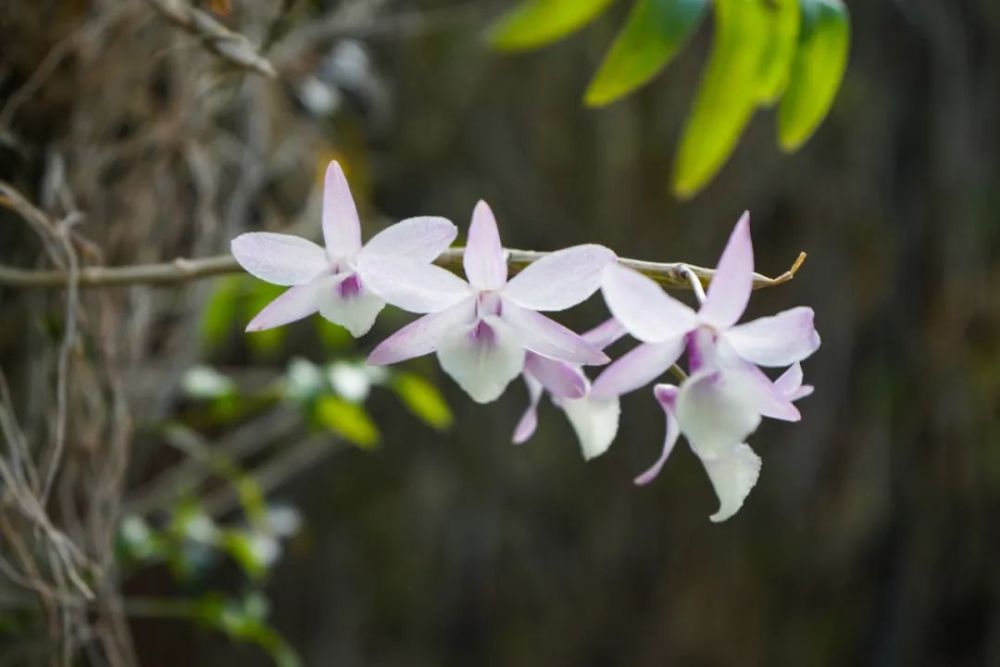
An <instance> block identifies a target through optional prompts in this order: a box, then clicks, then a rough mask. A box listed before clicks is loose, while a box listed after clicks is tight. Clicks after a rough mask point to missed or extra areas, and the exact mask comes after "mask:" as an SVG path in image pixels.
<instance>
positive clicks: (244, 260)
mask: <svg viewBox="0 0 1000 667" xmlns="http://www.w3.org/2000/svg"><path fill="white" fill-rule="evenodd" d="M229 247H230V249H231V250H232V253H233V257H235V258H236V261H237V262H239V264H240V266H242V267H243V268H244V269H246V271H247V273H249V274H250V275H252V276H254V277H256V278H260V279H261V280H264V281H267V282H269V283H273V284H275V285H301V284H303V283H307V282H309V281H310V280H312V279H313V278H316V277H317V276H319V274H321V273H323V272H325V271H327V270H328V269H329V263H328V262H327V259H326V254H325V253H324V252H323V249H322V248H320V247H319V246H318V245H316V244H315V243H313V242H312V241H307V240H306V239H303V238H300V237H298V236H292V235H290V234H272V233H270V232H250V233H249V234H240V235H239V236H237V237H236V238H235V239H233V241H232V243H231V244H230V246H229Z"/></svg>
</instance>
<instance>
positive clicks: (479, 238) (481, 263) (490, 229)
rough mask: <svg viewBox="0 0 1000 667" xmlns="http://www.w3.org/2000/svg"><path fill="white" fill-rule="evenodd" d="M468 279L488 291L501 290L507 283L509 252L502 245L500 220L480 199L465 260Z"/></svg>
mask: <svg viewBox="0 0 1000 667" xmlns="http://www.w3.org/2000/svg"><path fill="white" fill-rule="evenodd" d="M462 265H463V266H464V267H465V277H466V278H468V279H469V282H470V283H472V284H473V285H475V286H476V287H478V288H479V289H484V290H493V289H500V288H501V287H503V286H504V284H505V283H506V282H507V253H506V252H505V251H504V249H503V245H501V243H500V232H499V230H498V229H497V221H496V218H495V217H493V211H491V210H490V207H489V205H488V204H487V203H486V202H484V201H482V200H480V201H479V203H477V204H476V208H475V209H474V210H473V211H472V224H471V225H469V239H468V241H467V242H466V244H465V255H464V256H463V257H462Z"/></svg>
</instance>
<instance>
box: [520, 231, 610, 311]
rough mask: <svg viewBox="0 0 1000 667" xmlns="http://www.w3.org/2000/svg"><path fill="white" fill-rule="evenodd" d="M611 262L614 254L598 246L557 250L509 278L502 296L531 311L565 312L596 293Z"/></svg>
mask: <svg viewBox="0 0 1000 667" xmlns="http://www.w3.org/2000/svg"><path fill="white" fill-rule="evenodd" d="M613 261H615V253H613V252H611V250H609V249H607V248H605V247H604V246H601V245H596V244H586V245H578V246H573V247H572V248H566V249H564V250H558V251H556V252H554V253H552V254H550V255H546V256H545V257H542V258H541V259H539V260H538V261H535V262H532V263H531V264H529V265H528V266H527V268H525V269H524V270H523V271H521V272H520V273H519V274H517V275H516V276H514V277H513V278H511V279H510V282H508V283H507V286H506V287H504V289H503V295H504V297H506V298H508V299H510V300H511V301H513V302H515V303H516V304H518V305H519V306H523V307H524V308H529V309H531V310H543V311H552V310H566V309H567V308H569V307H571V306H575V305H576V304H578V303H580V302H582V301H586V300H587V299H589V298H590V296H591V295H592V294H593V293H594V292H596V291H597V289H598V288H599V287H600V286H601V272H602V270H603V269H604V267H605V266H607V265H608V264H610V263H611V262H613Z"/></svg>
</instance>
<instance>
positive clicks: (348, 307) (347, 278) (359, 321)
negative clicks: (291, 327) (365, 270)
mask: <svg viewBox="0 0 1000 667" xmlns="http://www.w3.org/2000/svg"><path fill="white" fill-rule="evenodd" d="M332 282H333V284H332V285H331V288H330V289H325V290H323V291H322V292H321V293H320V298H319V314H320V315H322V316H323V317H325V318H326V319H328V320H330V321H331V322H333V323H335V324H339V325H340V326H342V327H344V328H345V329H347V330H348V331H350V332H351V335H352V336H354V337H355V338H358V337H359V336H363V335H365V334H366V333H368V332H369V331H370V330H371V328H372V325H374V324H375V318H376V317H378V314H379V313H380V312H382V309H383V308H385V301H383V300H382V299H380V298H378V297H377V296H376V295H375V294H373V293H372V292H371V290H369V289H366V288H365V285H364V283H363V282H362V280H361V279H360V278H359V277H358V276H357V274H354V273H341V274H339V275H337V276H334V279H333V281H332Z"/></svg>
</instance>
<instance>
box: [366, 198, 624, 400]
mask: <svg viewBox="0 0 1000 667" xmlns="http://www.w3.org/2000/svg"><path fill="white" fill-rule="evenodd" d="M614 260H615V255H614V253H613V252H611V251H610V250H608V249H607V248H605V247H603V246H599V245H580V246H574V247H572V248H567V249H565V250H559V251H557V252H554V253H552V254H550V255H547V256H546V257H544V258H543V259H540V260H538V261H537V262H534V263H532V264H531V265H529V266H528V267H527V268H525V269H524V270H523V271H521V273H519V274H518V275H516V276H514V277H513V278H512V279H510V280H509V281H508V280H507V255H506V252H505V251H504V249H503V246H502V245H501V243H500V234H499V231H498V230H497V224H496V220H495V218H494V217H493V212H492V211H491V210H490V208H489V206H487V204H486V203H485V202H483V201H480V202H479V203H478V204H477V205H476V207H475V210H474V211H473V214H472V224H471V225H470V227H469V238H468V242H467V244H466V247H465V254H464V257H463V266H464V268H465V275H466V277H467V278H468V282H466V281H464V280H462V279H461V278H459V277H457V276H455V275H454V274H451V273H449V272H447V271H445V270H444V269H441V268H439V267H436V266H431V265H427V264H421V263H417V262H412V261H406V260H399V259H395V258H393V259H391V260H387V259H386V258H382V257H364V258H362V260H361V262H360V266H361V267H362V270H366V269H367V270H369V271H370V272H371V275H372V276H373V280H372V283H371V284H372V288H373V289H374V290H375V291H376V292H377V293H378V294H380V295H381V296H382V297H383V298H385V299H386V301H388V302H389V303H392V304H393V305H395V306H398V307H400V308H402V309H404V310H409V311H411V312H416V313H429V314H427V315H425V316H424V317H421V318H420V319H418V320H416V321H414V322H412V323H410V324H409V325H407V326H406V327H404V328H403V329H401V330H399V331H397V332H396V333H395V334H393V335H392V336H390V337H389V338H388V339H386V340H385V341H383V342H382V343H381V344H380V345H379V346H378V347H377V348H375V350H374V351H373V352H372V353H371V355H370V356H369V357H368V362H369V363H371V364H375V365H385V364H391V363H395V362H397V361H402V360H404V359H410V358H413V357H418V356H421V355H424V354H429V353H431V352H437V356H438V359H439V361H440V363H441V367H442V368H443V369H444V370H445V372H446V373H448V375H450V376H451V377H452V378H453V379H454V380H455V381H456V382H457V383H458V384H459V385H460V386H461V387H462V388H463V389H464V390H465V391H466V392H467V393H468V394H469V396H471V397H472V399H473V400H475V401H477V402H479V403H488V402H490V401H493V400H495V399H497V398H498V397H499V396H500V395H501V394H502V393H503V391H504V389H505V388H506V387H507V385H508V384H509V383H510V381H511V380H513V379H514V378H515V377H517V375H518V374H519V373H521V371H522V369H523V368H524V365H525V353H526V352H532V353H534V354H536V355H538V356H539V357H543V358H548V359H558V360H562V361H566V362H569V363H574V364H603V363H607V362H608V357H607V356H605V354H604V353H603V352H601V351H600V350H599V349H598V348H597V347H596V346H594V345H592V344H591V343H588V342H587V341H586V340H584V339H583V338H581V337H580V336H578V335H577V334H575V333H573V332H572V331H570V330H569V329H567V328H566V327H564V326H562V325H561V324H559V323H557V322H555V321H553V320H551V319H549V318H548V317H546V316H544V315H542V314H541V312H544V311H559V310H565V309H567V308H569V307H571V306H574V305H576V304H578V303H580V302H582V301H584V300H585V299H587V298H588V297H590V296H591V295H592V294H593V293H594V292H596V291H597V289H598V288H599V286H600V280H601V273H602V271H603V269H604V267H605V266H607V265H608V264H609V263H611V262H613V261H614Z"/></svg>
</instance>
